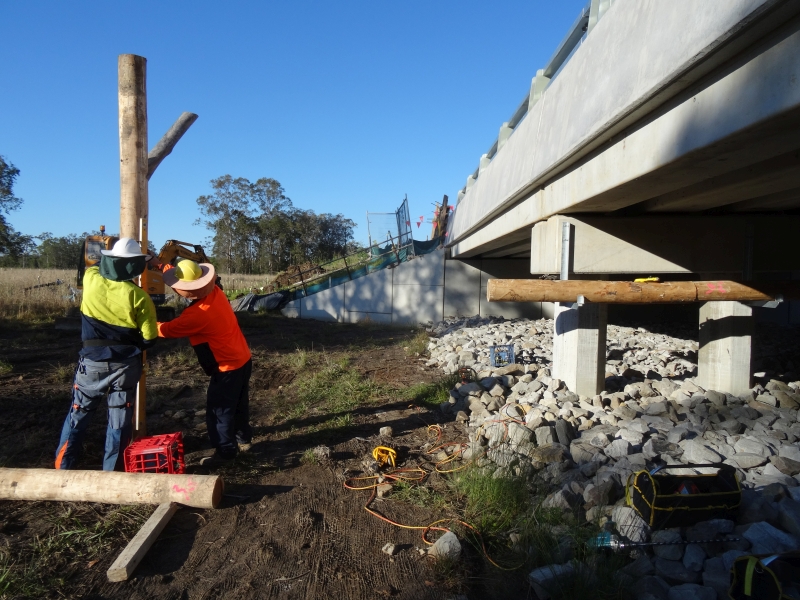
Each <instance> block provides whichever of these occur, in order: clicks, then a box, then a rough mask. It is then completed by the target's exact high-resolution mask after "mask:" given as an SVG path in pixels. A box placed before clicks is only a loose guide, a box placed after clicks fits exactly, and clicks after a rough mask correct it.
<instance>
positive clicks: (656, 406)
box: [644, 401, 667, 415]
mask: <svg viewBox="0 0 800 600" xmlns="http://www.w3.org/2000/svg"><path fill="white" fill-rule="evenodd" d="M666 412H667V403H666V402H664V401H659V402H653V403H652V404H648V405H647V408H646V409H645V410H644V414H646V415H663V414H664V413H666Z"/></svg>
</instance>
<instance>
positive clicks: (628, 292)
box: [486, 279, 800, 304]
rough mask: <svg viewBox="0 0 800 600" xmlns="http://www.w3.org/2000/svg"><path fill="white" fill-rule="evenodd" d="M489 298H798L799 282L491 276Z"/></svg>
mask: <svg viewBox="0 0 800 600" xmlns="http://www.w3.org/2000/svg"><path fill="white" fill-rule="evenodd" d="M486 296H487V299H488V300H489V302H577V301H578V296H583V298H584V299H585V300H586V301H587V302H593V303H604V304H680V303H686V302H709V301H718V300H727V301H739V302H758V301H766V302H769V301H772V300H779V299H786V300H790V299H798V298H800V282H794V281H791V282H789V281H787V282H774V281H771V282H767V281H765V282H748V283H747V284H744V283H739V282H736V281H668V282H663V283H652V282H650V283H635V282H632V281H589V280H567V281H550V280H543V279H492V280H490V281H489V285H488V288H487V293H486Z"/></svg>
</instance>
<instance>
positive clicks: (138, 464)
mask: <svg viewBox="0 0 800 600" xmlns="http://www.w3.org/2000/svg"><path fill="white" fill-rule="evenodd" d="M123 456H124V458H125V471H126V472H127V473H183V472H184V469H185V465H184V462H183V434H181V432H180V431H179V432H177V433H167V434H164V435H154V436H152V437H146V438H141V439H139V440H136V441H135V442H133V443H132V444H131V445H130V446H128V447H127V448H125V453H124V455H123Z"/></svg>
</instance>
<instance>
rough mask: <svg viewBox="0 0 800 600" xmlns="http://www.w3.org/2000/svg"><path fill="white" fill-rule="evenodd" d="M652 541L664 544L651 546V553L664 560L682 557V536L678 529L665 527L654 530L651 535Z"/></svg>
mask: <svg viewBox="0 0 800 600" xmlns="http://www.w3.org/2000/svg"><path fill="white" fill-rule="evenodd" d="M652 541H654V542H658V543H661V544H668V545H666V546H653V554H655V555H656V556H658V557H659V558H664V559H666V560H681V558H682V557H683V544H682V543H681V542H683V538H682V537H681V533H680V531H677V530H675V529H665V530H663V531H656V532H654V533H653V535H652Z"/></svg>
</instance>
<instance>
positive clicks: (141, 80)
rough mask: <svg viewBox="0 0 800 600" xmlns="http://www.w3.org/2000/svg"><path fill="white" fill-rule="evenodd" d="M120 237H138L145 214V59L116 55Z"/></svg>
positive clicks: (146, 208) (129, 55) (131, 55)
mask: <svg viewBox="0 0 800 600" xmlns="http://www.w3.org/2000/svg"><path fill="white" fill-rule="evenodd" d="M118 66H119V181H120V205H119V208H120V211H119V216H120V222H119V235H120V237H129V238H133V239H137V238H138V233H139V219H146V218H147V210H148V205H147V204H148V203H147V86H146V78H147V59H146V58H144V57H142V56H136V55H135V54H120V55H119V65H118Z"/></svg>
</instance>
